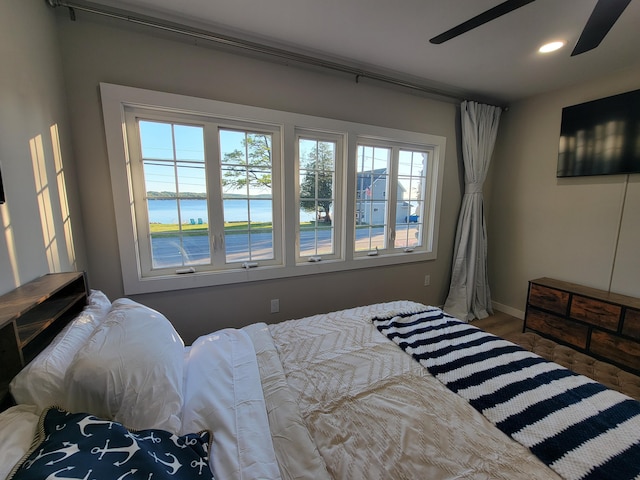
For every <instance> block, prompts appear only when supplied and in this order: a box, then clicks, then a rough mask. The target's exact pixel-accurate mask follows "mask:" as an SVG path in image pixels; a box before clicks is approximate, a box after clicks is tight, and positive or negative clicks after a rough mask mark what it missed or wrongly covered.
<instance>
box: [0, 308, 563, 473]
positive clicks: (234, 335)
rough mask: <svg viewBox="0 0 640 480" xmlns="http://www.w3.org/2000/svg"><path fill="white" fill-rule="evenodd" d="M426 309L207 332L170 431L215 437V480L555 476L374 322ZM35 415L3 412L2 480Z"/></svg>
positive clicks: (191, 357) (185, 374)
mask: <svg viewBox="0 0 640 480" xmlns="http://www.w3.org/2000/svg"><path fill="white" fill-rule="evenodd" d="M114 303H115V302H114ZM424 308H426V307H425V306H424V305H422V304H419V303H414V302H390V303H384V304H376V305H368V306H364V307H359V308H354V309H349V310H343V311H340V312H333V313H328V314H323V315H316V316H312V317H307V318H303V319H299V320H291V321H287V322H282V323H280V324H275V325H268V326H267V325H265V324H263V323H259V324H254V325H250V326H248V327H245V328H243V329H225V330H221V331H218V332H214V333H211V334H209V335H205V336H202V337H200V338H199V339H198V340H196V341H195V342H194V344H193V345H192V346H191V347H187V348H186V349H184V351H181V355H180V359H179V364H180V366H181V367H182V368H181V370H180V371H181V372H182V376H181V384H182V395H181V397H182V404H181V408H180V409H179V410H178V411H176V412H174V413H175V415H177V416H178V417H179V423H180V425H181V426H180V431H179V432H174V433H179V434H185V433H191V432H198V431H201V430H209V431H210V432H211V433H212V445H211V449H210V465H211V467H212V470H213V472H214V474H215V475H216V478H218V479H220V480H233V479H241V480H250V479H273V480H277V479H282V480H306V479H308V480H328V479H331V478H335V479H340V480H342V479H348V480H353V479H363V480H364V479H366V480H371V479H379V480H386V479H396V478H397V479H404V478H406V479H409V478H411V479H412V478H429V479H438V480H441V479H451V480H453V479H460V478H477V479H504V480H514V479H523V480H525V479H526V480H532V479H536V480H557V479H558V478H559V477H558V476H557V475H556V474H555V473H554V472H553V471H552V470H550V469H549V468H548V467H546V466H545V465H543V464H542V463H541V462H540V461H539V460H538V459H537V458H536V457H534V456H533V454H532V453H531V452H529V451H528V450H527V449H526V448H524V447H522V446H521V445H520V444H518V443H516V442H514V441H513V440H511V439H510V438H508V437H507V436H505V435H504V434H503V433H502V432H500V431H499V430H497V429H496V428H495V427H494V426H493V425H492V424H491V423H490V422H488V421H487V420H486V418H484V417H483V416H482V415H481V414H480V413H478V412H477V411H476V410H475V409H474V408H473V407H471V406H470V405H469V404H468V403H467V402H466V401H465V400H464V399H462V398H461V397H460V396H458V395H455V394H452V393H451V392H450V391H449V390H448V389H447V388H446V387H445V386H444V385H443V384H442V383H441V382H439V381H438V380H437V379H436V378H434V377H433V376H432V375H431V374H430V373H429V372H428V371H427V370H426V369H424V368H423V367H422V366H421V365H420V364H418V363H417V362H415V361H414V360H413V359H412V358H411V357H410V356H409V355H407V354H406V353H404V352H402V351H401V350H400V349H399V348H398V347H397V346H396V345H395V344H394V343H393V342H391V341H389V340H388V339H386V338H385V337H384V336H383V335H382V334H380V333H379V332H378V331H377V330H376V329H375V328H374V327H373V325H372V324H371V319H372V318H373V317H374V316H388V315H391V314H394V313H396V312H399V311H404V312H407V311H416V312H417V311H420V310H422V309H424ZM176 361H178V360H175V359H173V360H172V362H174V363H175V362H176ZM134 369H135V367H134V366H133V365H132V366H131V368H130V370H134ZM130 374H131V372H130ZM140 401H141V402H143V403H144V402H145V401H146V400H145V399H141V400H140ZM33 409H35V407H33ZM37 411H38V410H37V409H35V410H29V407H24V406H19V407H17V409H11V410H8V411H5V412H3V413H2V414H0V479H3V478H4V476H5V475H6V473H7V472H8V471H9V470H10V469H11V467H12V465H13V464H15V463H16V462H17V461H18V460H19V459H20V457H21V456H22V455H21V453H22V454H24V452H26V449H27V448H28V446H29V445H28V443H27V440H28V437H29V435H30V434H32V430H33V428H34V423H33V419H34V418H36V417H37V415H36V412H37ZM88 413H93V412H88ZM30 432H31V433H30Z"/></svg>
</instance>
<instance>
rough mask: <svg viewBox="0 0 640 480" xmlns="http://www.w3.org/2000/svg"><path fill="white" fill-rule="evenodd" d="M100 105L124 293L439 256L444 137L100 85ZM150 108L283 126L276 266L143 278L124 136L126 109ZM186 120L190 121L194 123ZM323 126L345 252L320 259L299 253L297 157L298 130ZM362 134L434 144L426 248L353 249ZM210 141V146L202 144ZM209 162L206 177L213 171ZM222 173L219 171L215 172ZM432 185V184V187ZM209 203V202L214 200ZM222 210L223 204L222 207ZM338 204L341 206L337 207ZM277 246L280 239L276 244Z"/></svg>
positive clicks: (276, 211)
mask: <svg viewBox="0 0 640 480" xmlns="http://www.w3.org/2000/svg"><path fill="white" fill-rule="evenodd" d="M100 93H101V98H102V110H103V119H104V126H105V136H106V143H107V154H108V157H109V169H110V173H111V186H112V192H113V202H114V209H115V216H116V234H117V237H118V245H119V250H120V265H121V270H122V279H123V286H124V292H125V294H127V295H130V294H141V293H151V292H161V291H168V290H178V289H186V288H196V287H205V286H213V285H224V284H234V283H242V282H248V281H259V280H269V279H276V278H285V277H293V276H300V275H309V274H316V273H327V272H336V271H343V270H351V269H359V268H368V267H376V266H384V265H393V264H401V263H410V262H421V261H425V260H433V259H435V258H436V257H437V243H438V227H439V220H440V204H441V197H442V183H443V176H444V162H445V147H446V138H445V137H442V136H438V135H431V134H427V133H420V132H410V131H404V130H397V129H392V128H387V127H379V126H374V125H367V124H360V123H354V122H347V121H342V120H335V119H329V118H323V117H315V116H309V115H302V114H295V113H291V112H284V111H279V110H271V109H265V108H259V107H251V106H247V105H240V104H233V103H227V102H220V101H216V100H210V99H203V98H197V97H190V96H184V95H179V94H172V93H164V92H157V91H152V90H146V89H140V88H134V87H127V86H122V85H114V84H108V83H101V84H100ZM128 107H131V108H136V107H137V108H145V109H146V110H148V111H156V112H158V113H159V114H160V115H162V114H163V112H167V113H170V114H172V115H173V114H176V115H185V116H186V117H192V116H195V117H197V116H201V117H214V118H216V119H217V121H219V122H221V123H222V122H229V123H231V124H235V123H238V122H239V123H245V124H246V123H254V124H264V125H270V126H272V127H274V128H278V129H279V131H280V136H279V141H280V142H281V150H280V151H281V154H280V156H279V158H275V156H274V158H273V166H274V168H278V169H280V172H281V175H280V178H281V182H280V185H277V186H275V185H274V188H277V189H278V195H279V198H280V203H279V205H277V207H276V206H275V205H274V224H275V221H276V217H277V218H280V219H281V223H280V224H279V226H278V228H276V226H275V225H274V236H275V232H276V230H277V232H278V233H277V234H278V235H281V236H282V243H281V245H282V247H281V248H282V251H281V252H280V254H281V258H282V262H281V264H279V265H259V266H258V267H257V268H229V269H224V270H213V271H199V270H198V269H194V270H195V272H193V273H189V274H173V275H160V276H154V277H148V276H144V275H143V274H142V272H141V269H140V255H141V252H140V248H139V245H138V240H139V237H140V232H138V228H137V226H136V211H135V208H134V198H133V188H132V185H133V182H134V180H135V179H134V176H135V172H134V171H132V169H131V158H130V156H129V154H128V151H129V145H128V141H127V135H126V124H125V108H128ZM187 123H193V122H192V121H191V122H189V121H187ZM299 131H303V132H316V133H319V134H322V133H323V132H324V133H326V134H327V135H329V136H332V135H338V136H340V138H342V139H343V142H342V146H343V153H342V165H341V167H340V169H339V170H340V172H341V173H340V175H342V185H340V187H339V192H337V193H338V194H339V195H340V198H341V205H340V206H339V207H338V208H339V209H340V214H341V215H342V221H341V222H340V225H341V226H340V228H341V232H340V236H339V239H340V243H341V248H340V250H341V254H340V255H339V256H337V257H336V258H327V259H326V260H325V259H323V260H322V261H319V262H309V261H300V260H301V259H299V258H298V256H297V245H296V243H297V242H296V238H297V235H296V234H297V229H298V228H299V203H298V202H297V198H298V188H299V187H298V186H297V185H298V183H299V176H298V172H297V167H296V165H297V161H296V160H295V159H296V138H297V137H296V132H299ZM361 139H368V140H376V141H380V142H390V143H394V144H397V145H402V144H408V145H413V146H420V147H421V148H427V147H428V148H430V149H431V151H432V152H433V153H432V158H431V159H430V167H431V169H432V170H431V173H432V175H433V177H432V180H431V184H430V185H429V186H428V187H427V191H426V195H425V199H424V200H425V202H426V205H427V211H428V219H425V222H424V228H425V229H428V232H425V233H424V234H425V237H424V238H425V249H424V250H419V251H411V252H405V251H402V250H401V249H400V251H392V252H389V253H385V254H380V255H377V256H367V255H365V256H358V255H355V253H354V250H355V248H354V245H355V244H354V242H355V228H354V226H355V202H354V201H351V199H354V198H355V183H356V173H355V171H356V168H355V162H356V158H355V157H356V148H357V144H358V141H359V140H361ZM206 148H208V145H205V149H206ZM218 168H219V167H218ZM211 170H213V169H210V168H208V170H207V176H210V175H211ZM218 175H219V174H218ZM429 187H430V188H429ZM209 208H210V209H211V204H210V205H209ZM220 208H221V207H220ZM338 208H336V210H337V209H338ZM274 245H275V243H274Z"/></svg>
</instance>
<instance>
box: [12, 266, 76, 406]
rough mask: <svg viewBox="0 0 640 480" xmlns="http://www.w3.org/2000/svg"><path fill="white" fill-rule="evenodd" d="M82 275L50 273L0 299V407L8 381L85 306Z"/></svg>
mask: <svg viewBox="0 0 640 480" xmlns="http://www.w3.org/2000/svg"><path fill="white" fill-rule="evenodd" d="M87 294H88V289H87V282H86V278H85V275H84V273H82V272H71V273H51V274H48V275H44V276H42V277H40V278H37V279H35V280H33V281H31V282H29V283H26V284H24V285H22V286H20V287H18V288H16V289H15V290H13V291H11V292H9V293H7V294H5V295H2V296H1V297H0V365H1V370H0V406H6V404H7V403H8V402H9V401H10V397H9V382H10V381H11V379H12V378H13V377H14V376H15V375H16V374H17V373H18V372H19V371H20V370H21V369H22V367H24V366H25V365H26V364H27V363H29V362H30V361H31V360H32V359H33V358H34V357H35V356H36V355H37V354H38V353H40V352H41V351H42V350H43V349H44V348H45V347H46V346H47V345H48V344H49V343H50V342H51V340H52V339H53V338H54V337H55V335H57V334H58V332H60V330H62V328H63V327H64V326H65V325H66V324H67V323H68V322H69V321H70V320H71V319H72V318H73V317H74V316H75V315H77V313H78V312H80V311H81V310H82V308H83V307H84V306H85V305H86V303H87Z"/></svg>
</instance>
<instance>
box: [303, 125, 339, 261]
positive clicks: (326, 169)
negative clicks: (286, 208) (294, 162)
mask: <svg viewBox="0 0 640 480" xmlns="http://www.w3.org/2000/svg"><path fill="white" fill-rule="evenodd" d="M336 150H337V145H336V143H335V142H332V141H323V140H318V139H310V138H300V139H299V140H298V166H299V172H300V177H299V195H300V197H299V203H300V225H299V229H298V231H299V233H298V235H299V238H298V240H299V242H298V243H299V251H298V255H299V256H311V255H332V254H334V253H335V241H334V238H335V228H334V226H333V207H334V204H335V193H334V192H335V182H336Z"/></svg>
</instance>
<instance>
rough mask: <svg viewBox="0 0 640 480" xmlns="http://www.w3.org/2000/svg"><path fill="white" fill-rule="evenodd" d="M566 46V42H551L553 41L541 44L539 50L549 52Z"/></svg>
mask: <svg viewBox="0 0 640 480" xmlns="http://www.w3.org/2000/svg"><path fill="white" fill-rule="evenodd" d="M562 47H564V42H551V43H546V44H544V45H543V46H541V47H540V48H539V49H538V51H539V52H540V53H549V52H554V51H556V50H558V49H559V48H562Z"/></svg>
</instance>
